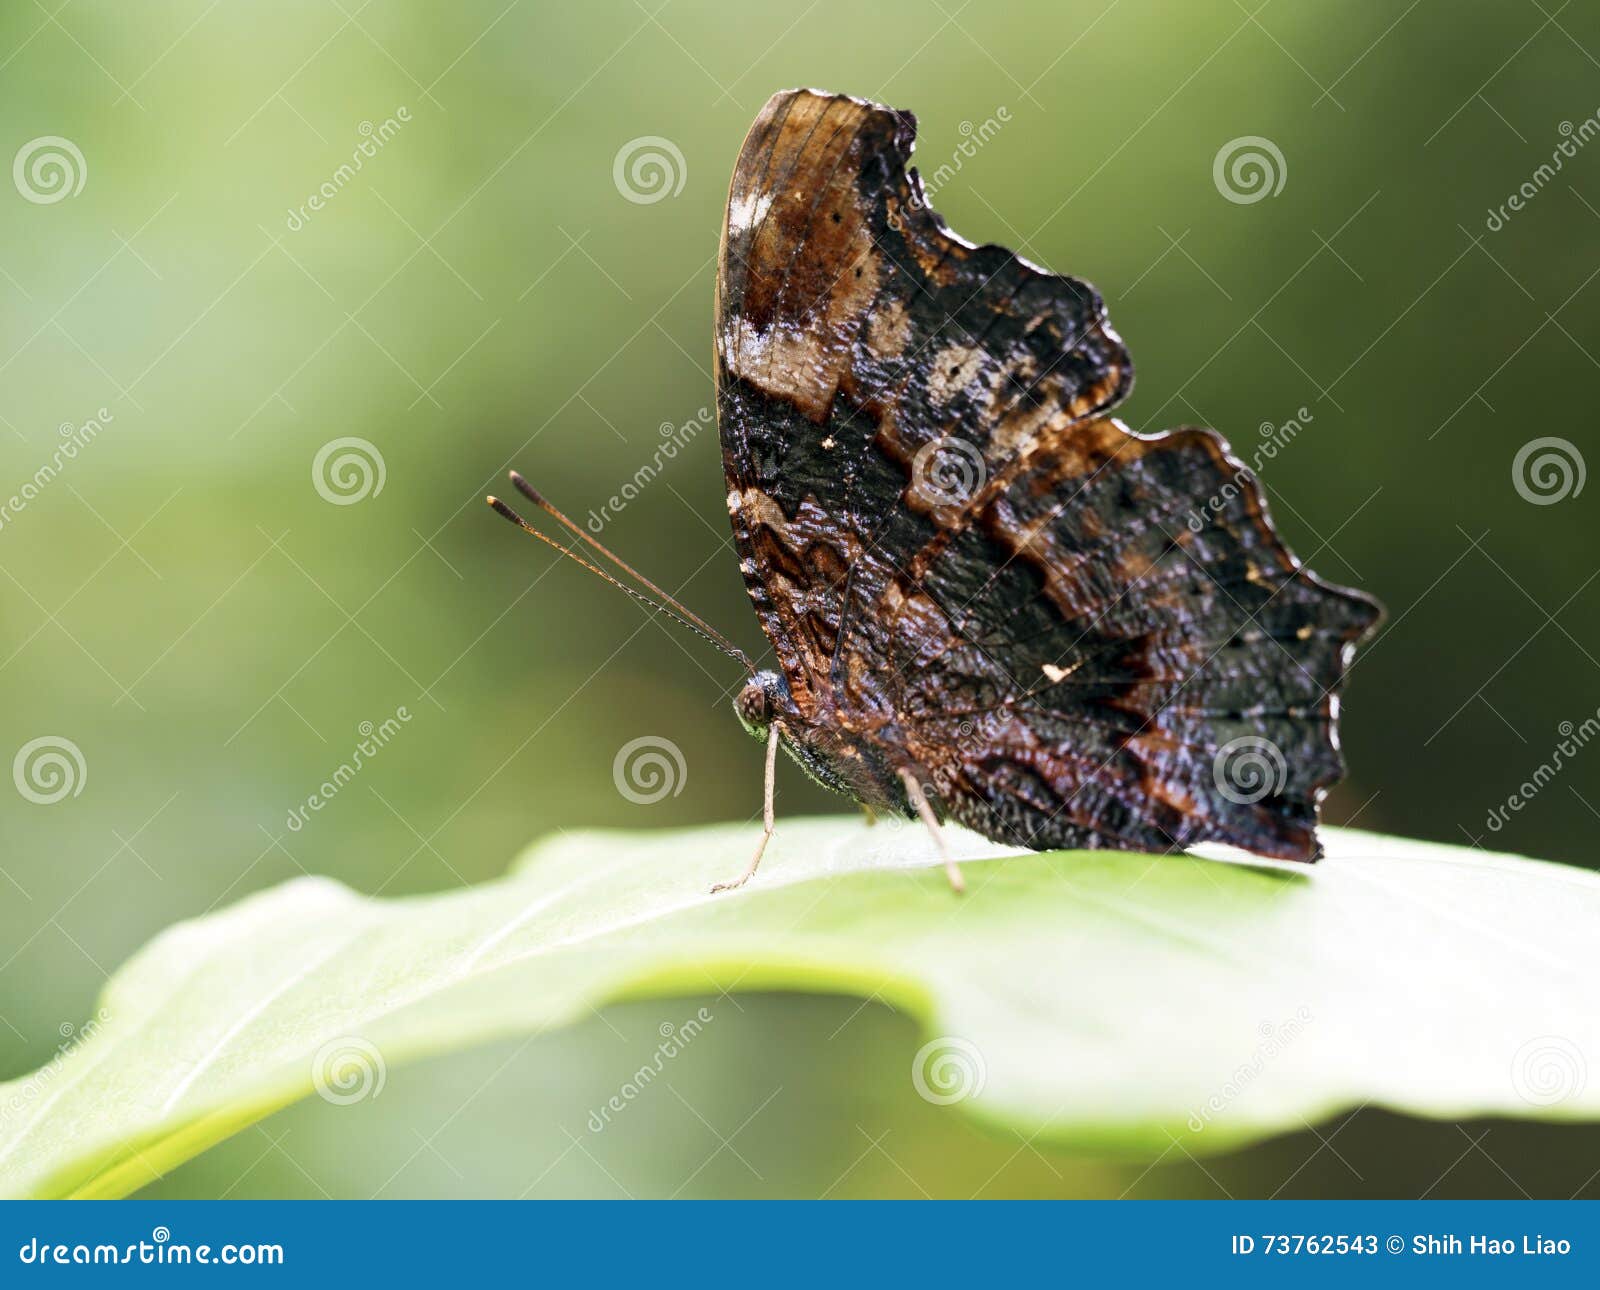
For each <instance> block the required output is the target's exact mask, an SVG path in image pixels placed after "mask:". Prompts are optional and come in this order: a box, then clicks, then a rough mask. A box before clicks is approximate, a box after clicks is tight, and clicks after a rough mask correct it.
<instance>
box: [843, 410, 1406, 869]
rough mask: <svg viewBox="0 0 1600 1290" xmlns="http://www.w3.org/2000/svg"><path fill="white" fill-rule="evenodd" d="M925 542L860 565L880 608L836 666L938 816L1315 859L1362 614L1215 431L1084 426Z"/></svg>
mask: <svg viewBox="0 0 1600 1290" xmlns="http://www.w3.org/2000/svg"><path fill="white" fill-rule="evenodd" d="M923 554H925V555H926V556H927V558H926V559H924V558H923ZM923 554H919V556H915V557H913V558H912V559H911V560H910V561H909V562H907V564H906V565H905V566H903V567H902V568H901V569H899V570H890V569H883V570H881V571H880V572H881V573H882V576H883V578H884V582H883V584H882V590H881V591H880V590H879V589H878V588H876V587H874V586H873V585H871V583H870V580H868V579H865V578H859V577H858V578H857V580H856V586H855V592H854V593H853V594H859V595H860V596H862V597H863V598H864V599H865V598H873V597H876V601H875V604H876V609H875V610H874V611H872V612H868V611H867V606H866V605H865V604H863V605H861V606H859V607H858V608H857V609H856V611H855V612H854V613H852V614H851V615H850V617H849V620H848V621H849V628H848V629H847V632H846V635H845V639H844V641H843V642H842V643H841V653H842V655H843V658H844V662H843V665H842V666H841V667H840V669H839V674H840V676H841V677H842V678H844V681H845V684H846V687H847V689H849V690H851V691H854V692H853V693H850V694H849V695H848V696H847V697H846V699H845V700H844V702H845V703H846V705H847V706H849V707H852V708H866V709H870V710H888V711H893V712H895V713H896V714H898V715H897V718H896V721H895V725H894V728H893V731H892V732H888V731H886V732H885V733H886V736H887V737H891V738H894V739H896V740H897V741H898V742H899V744H900V746H901V747H902V748H904V749H905V751H906V752H907V753H908V754H909V755H910V757H911V758H912V760H913V761H914V763H915V764H916V765H917V766H918V767H920V768H921V769H923V770H924V771H926V773H927V775H928V778H929V780H930V782H931V785H932V787H933V789H934V796H936V797H937V798H938V799H939V801H940V802H941V803H942V804H943V806H944V808H945V809H946V810H947V811H948V812H949V813H950V814H952V815H954V816H955V817H956V818H957V819H959V820H961V821H962V822H963V823H965V824H967V825H968V826H970V827H972V828H975V829H977V830H978V831H980V832H982V833H984V834H986V835H988V836H990V837H994V838H997V839H999V840H1002V841H1009V842H1016V843H1021V844H1023V845H1026V846H1031V847H1035V848H1039V847H1062V848H1067V847H1102V846H1111V847H1119V848H1131V849H1138V850H1158V851H1159V850H1171V849H1175V848H1179V847H1185V846H1189V845H1191V844H1193V843H1196V842H1203V841H1216V842H1225V843H1229V844H1231V845H1234V846H1238V847H1243V848H1245V849H1247V850H1250V851H1254V852H1257V853H1259V854H1262V855H1269V856H1277V857H1280V858H1283V859H1298V860H1309V859H1314V858H1315V856H1316V855H1317V854H1318V848H1317V842H1316V835H1315V829H1316V823H1317V808H1318V804H1319V803H1320V801H1321V799H1322V796H1323V794H1324V793H1325V791H1326V790H1327V788H1328V787H1329V786H1331V785H1332V784H1333V783H1335V782H1336V781H1337V780H1338V779H1339V778H1340V776H1341V775H1342V773H1343V766H1342V763H1341V759H1340V754H1339V745H1338V737H1337V720H1338V711H1339V708H1338V688H1339V685H1340V683H1341V682H1342V681H1343V679H1344V675H1345V672H1346V670H1347V668H1348V666H1349V664H1350V661H1351V657H1352V654H1353V651H1354V648H1355V644H1356V642H1357V641H1358V640H1359V639H1360V638H1361V637H1362V636H1363V635H1364V634H1365V633H1366V632H1367V631H1368V630H1369V629H1370V628H1371V627H1372V626H1373V625H1374V623H1375V622H1376V621H1377V618H1378V615H1379V611H1378V608H1377V606H1376V605H1375V604H1374V603H1373V602H1372V601H1370V600H1369V599H1367V598H1366V597H1364V596H1361V595H1359V594H1356V593H1354V592H1349V591H1345V590H1343V589H1340V588H1336V587H1330V586H1328V585H1326V584H1325V583H1323V582H1321V581H1320V580H1318V579H1317V578H1316V577H1315V576H1313V575H1312V574H1310V573H1309V572H1308V571H1306V570H1305V569H1304V568H1302V567H1301V565H1300V564H1299V562H1298V561H1297V560H1295V558H1294V557H1293V556H1292V555H1291V554H1290V553H1289V552H1288V550H1287V549H1286V548H1285V547H1284V545H1283V543H1282V542H1281V541H1279V539H1278V538H1277V536H1276V534H1275V533H1274V531H1273V528H1272V525H1271V522H1270V520H1269V518H1268V516H1267V512H1266V509H1265V505H1264V503H1263V501H1262V498H1261V494H1260V490H1259V488H1258V486H1257V484H1256V482H1255V479H1254V477H1253V475H1251V473H1250V472H1249V471H1248V470H1246V469H1245V468H1244V467H1243V466H1242V464H1241V463H1240V462H1238V461H1237V460H1235V459H1234V458H1232V457H1231V456H1230V455H1229V453H1228V448H1227V444H1226V443H1225V442H1224V441H1223V440H1222V438H1221V437H1220V436H1219V435H1217V434H1216V433H1215V432H1213V431H1210V430H1192V429H1189V430H1177V431H1172V432H1170V433H1168V434H1162V435H1150V436H1143V435H1134V434H1132V433H1131V432H1130V431H1128V430H1127V429H1126V428H1125V427H1123V426H1122V425H1120V424H1119V423H1117V422H1115V421H1113V420H1110V419H1101V420H1096V421H1093V422H1090V423H1087V424H1084V425H1081V426H1077V427H1075V428H1074V430H1073V431H1072V433H1071V435H1070V436H1069V437H1068V438H1067V439H1066V440H1064V441H1062V442H1058V443H1055V444H1051V445H1047V446H1045V447H1044V448H1042V449H1040V450H1039V451H1038V452H1036V453H1035V454H1033V455H1032V456H1031V457H1030V458H1029V460H1028V462H1027V464H1026V467H1025V469H1022V470H1019V471H1018V472H1016V473H1015V474H1014V476H1012V477H1011V478H1010V479H1009V480H1008V481H1007V482H1006V483H1005V486H1004V487H1003V488H1002V489H1001V490H1000V491H999V492H998V493H997V494H995V495H994V496H993V497H991V498H989V499H988V500H986V501H984V502H983V503H981V504H980V505H979V506H978V507H977V508H976V510H975V512H974V513H973V514H972V515H971V516H970V522H969V523H967V524H966V525H965V526H963V527H962V529H961V531H960V533H959V534H958V535H957V536H956V537H955V538H954V539H953V540H952V541H950V542H949V543H947V544H941V545H938V546H936V547H934V548H932V549H930V551H928V552H926V553H923ZM930 640H931V641H934V642H937V645H936V647H935V648H932V649H930V648H929V644H928V642H929V641H930Z"/></svg>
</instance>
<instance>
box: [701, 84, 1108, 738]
mask: <svg viewBox="0 0 1600 1290" xmlns="http://www.w3.org/2000/svg"><path fill="white" fill-rule="evenodd" d="M915 131H916V123H915V120H914V119H913V118H912V117H911V116H910V115H909V114H908V113H903V112H896V111H893V110H892V109H889V108H886V107H881V106H879V105H876V104H871V103H865V102H862V101H860V100H858V99H851V98H846V97H843V96H841V95H828V94H821V93H818V92H816V91H812V90H792V91H788V92H785V93H781V94H777V95H774V96H773V98H772V99H771V100H770V101H769V102H768V103H767V105H766V107H765V108H764V109H762V112H761V114H760V116H759V117H758V118H757V119H756V122H755V124H754V125H753V126H752V127H751V130H750V134H749V136H748V138H746V140H745V143H744V147H743V149H742V150H741V151H740V154H739V160H738V163H737V165H736V167H735V169H734V176H733V183H732V186H731V188H730V191H729V197H728V212H727V220H726V222H725V224H724V227H723V238H722V249H721V255H720V264H719V269H718V275H717V311H716V354H717V407H718V422H719V426H720V432H721V438H722V448H723V462H724V466H725V469H726V473H727V478H728V485H729V495H728V508H729V511H730V512H731V515H732V520H733V528H734V535H735V538H736V539H737V542H738V545H739V552H740V556H741V568H742V570H743V573H744V577H745V585H746V587H747V588H748V589H749V592H750V595H751V598H752V599H753V600H754V602H755V606H756V611H757V614H758V615H759V617H760V619H761V623H762V627H763V628H764V629H765V631H766V633H767V636H768V638H769V639H770V640H771V641H772V643H773V646H774V648H775V650H776V651H777V653H778V656H779V660H780V663H781V665H782V667H783V670H784V672H785V675H786V677H787V679H788V682H789V685H790V690H791V693H792V694H793V695H794V697H795V699H796V701H797V702H798V703H800V704H801V705H802V708H803V709H808V708H809V707H810V706H811V705H814V704H816V703H818V702H821V703H826V694H825V693H822V692H823V691H825V689H826V686H827V678H828V674H829V670H830V666H831V659H832V655H833V652H834V646H835V644H836V641H837V638H838V629H839V609H840V606H841V605H842V604H843V601H844V584H845V581H846V578H847V574H848V569H849V567H850V566H851V564H852V563H853V562H854V561H856V560H857V559H858V558H859V557H860V556H861V554H862V553H863V551H865V550H866V549H868V548H869V547H880V548H881V549H883V550H884V551H886V552H889V553H891V556H892V555H893V553H901V552H903V553H909V552H911V551H914V550H917V549H919V548H920V547H921V546H923V545H924V544H925V543H926V542H927V541H928V540H930V539H932V538H933V537H934V536H935V535H936V533H937V531H938V524H937V522H936V519H935V516H934V511H935V510H939V509H943V510H948V509H949V507H948V506H947V505H945V506H942V507H941V503H947V502H948V501H949V500H950V499H949V498H948V497H946V496H945V495H944V494H943V493H941V492H939V491H938V490H937V488H934V489H929V488H928V487H924V486H923V485H924V484H925V483H926V482H927V480H926V475H927V471H925V470H923V469H920V466H922V465H927V464H931V457H930V456H929V453H930V451H931V449H930V445H935V444H938V443H940V442H942V441H943V440H944V439H945V438H946V437H947V436H949V435H952V434H955V433H962V434H967V433H968V432H969V429H970V428H971V427H973V426H975V425H981V426H983V427H984V428H985V430H986V431H987V433H985V434H984V435H983V436H982V437H981V439H972V440H971V442H970V444H969V448H968V450H969V451H970V452H973V453H975V454H978V456H979V457H981V461H975V463H974V469H978V468H981V469H982V470H983V471H984V473H985V474H990V473H993V472H994V471H997V470H998V469H1000V468H1001V467H1002V466H1003V465H1004V464H1005V463H1007V462H1009V461H1010V460H1012V459H1014V458H1016V457H1017V456H1019V455H1021V454H1024V453H1026V452H1027V451H1028V450H1029V449H1030V447H1031V446H1032V445H1033V444H1035V443H1036V442H1038V441H1039V439H1040V438H1041V436H1044V435H1046V434H1047V433H1050V432H1052V431H1055V432H1059V431H1060V430H1062V429H1063V428H1065V426H1067V425H1068V424H1070V423H1071V422H1072V421H1073V420H1075V419H1080V418H1082V417H1086V416H1089V415H1092V414H1093V413H1095V412H1097V411H1099V410H1101V409H1103V408H1106V407H1109V406H1110V405H1111V404H1112V403H1114V402H1115V401H1116V400H1117V399H1118V398H1120V397H1121V396H1122V394H1123V393H1124V391H1125V390H1126V389H1127V387H1128V383H1129V381H1130V380H1131V370H1132V369H1131V365H1130V364H1129V362H1128V357H1127V353H1126V351H1125V350H1124V348H1123V346H1122V342H1121V341H1120V340H1119V339H1118V337H1117V336H1116V334H1115V333H1114V332H1113V331H1111V329H1110V327H1109V326H1108V325H1107V323H1106V321H1105V310H1104V307H1103V306H1102V304H1101V301H1100V298H1099V296H1098V295H1096V293H1095V292H1094V289H1093V288H1091V287H1090V286H1088V285H1087V284H1086V283H1082V282H1078V281H1076V280H1075V279H1072V278H1063V277H1057V276H1056V275H1054V274H1049V273H1045V272H1044V271H1043V270H1040V269H1037V268H1035V267H1034V266H1032V265H1030V264H1028V263H1027V262H1026V261H1025V260H1023V259H1021V258H1020V257H1018V256H1016V255H1014V254H1013V253H1011V252H1010V251H1007V250H1005V249H1004V248H1002V247H998V246H973V245H972V244H971V243H968V242H965V241H963V240H962V239H961V238H959V237H957V236H955V235H954V234H953V233H951V232H950V231H949V230H948V229H947V228H946V227H945V225H944V223H943V221H941V220H940V219H939V217H938V216H937V215H936V214H934V213H933V212H932V211H931V210H929V209H928V207H927V204H926V202H925V201H924V200H923V198H922V189H921V185H920V183H919V182H918V181H917V180H916V177H915V174H914V172H913V173H911V174H909V175H908V173H907V170H906V160H907V158H908V157H909V156H910V153H911V146H912V140H913V138H914V135H915ZM919 453H922V454H924V455H923V456H922V457H921V458H919V456H918V454H919Z"/></svg>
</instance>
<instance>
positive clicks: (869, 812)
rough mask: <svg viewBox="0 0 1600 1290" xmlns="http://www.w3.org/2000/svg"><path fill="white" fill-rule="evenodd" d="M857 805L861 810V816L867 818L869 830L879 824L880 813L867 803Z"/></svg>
mask: <svg viewBox="0 0 1600 1290" xmlns="http://www.w3.org/2000/svg"><path fill="white" fill-rule="evenodd" d="M856 805H857V806H859V807H860V808H861V814H862V815H863V816H865V817H866V821H867V827H868V828H869V829H870V828H871V827H872V826H873V825H874V824H876V823H877V822H878V813H877V812H876V811H874V810H873V809H872V808H871V807H870V806H868V805H867V804H866V803H865V802H857V803H856Z"/></svg>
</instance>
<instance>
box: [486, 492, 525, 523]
mask: <svg viewBox="0 0 1600 1290" xmlns="http://www.w3.org/2000/svg"><path fill="white" fill-rule="evenodd" d="M487 501H488V503H489V505H490V506H492V507H494V509H495V510H496V511H497V512H499V513H500V514H501V515H502V516H504V517H505V518H506V519H508V520H510V521H511V522H512V523H513V524H515V525H516V526H517V527H518V528H519V529H525V528H527V527H528V522H527V521H526V520H525V519H523V518H522V516H520V515H518V514H517V513H516V512H515V511H514V510H512V509H511V508H510V507H509V506H507V505H506V504H505V503H504V502H502V501H501V500H500V499H499V498H498V497H490V498H488V499H487Z"/></svg>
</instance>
